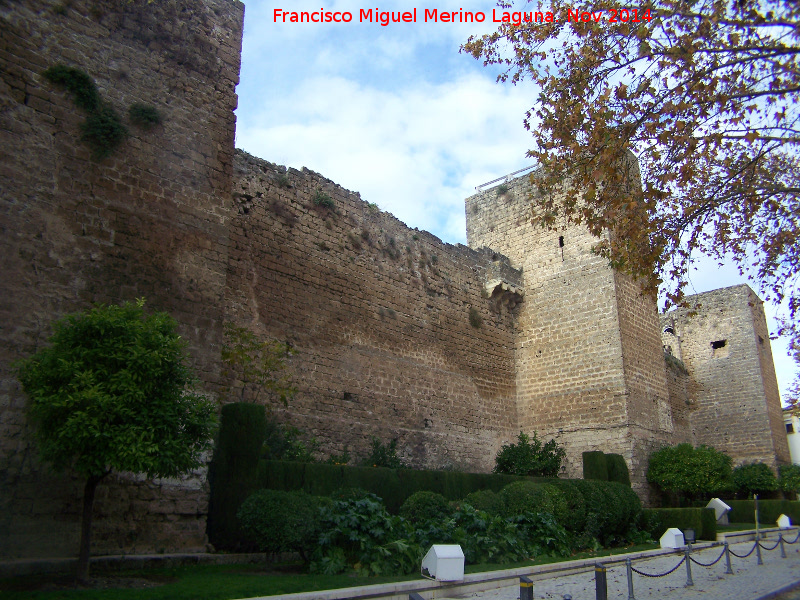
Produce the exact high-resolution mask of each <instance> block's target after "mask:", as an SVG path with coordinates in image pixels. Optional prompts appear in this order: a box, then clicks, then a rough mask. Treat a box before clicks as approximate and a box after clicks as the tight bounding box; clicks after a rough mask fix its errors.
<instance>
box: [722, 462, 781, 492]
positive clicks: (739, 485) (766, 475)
mask: <svg viewBox="0 0 800 600" xmlns="http://www.w3.org/2000/svg"><path fill="white" fill-rule="evenodd" d="M732 479H733V487H734V489H735V490H736V491H737V492H741V493H745V494H747V495H748V496H749V495H751V494H763V493H764V492H774V491H775V490H777V489H778V480H777V479H776V478H775V473H773V472H772V469H770V468H769V467H768V466H767V465H765V464H764V463H751V464H746V465H739V466H738V467H736V468H735V469H734V470H733V477H732Z"/></svg>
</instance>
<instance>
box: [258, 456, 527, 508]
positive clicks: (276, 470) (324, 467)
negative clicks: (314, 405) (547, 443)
mask: <svg viewBox="0 0 800 600" xmlns="http://www.w3.org/2000/svg"><path fill="white" fill-rule="evenodd" d="M525 479H526V478H524V477H517V476H516V475H495V474H492V473H458V472H455V471H417V470H411V469H387V468H384V467H348V466H343V465H328V464H322V463H298V462H291V461H278V460H262V461H260V462H259V464H258V476H257V484H256V487H257V488H270V489H276V490H285V491H291V490H299V489H302V490H304V491H306V492H308V493H309V494H313V495H321V496H327V495H330V494H332V493H333V492H335V491H336V490H338V489H341V488H361V489H364V490H366V491H368V492H372V493H373V494H375V495H376V496H378V497H380V498H381V499H382V500H383V502H384V504H385V505H386V509H387V510H388V511H389V512H390V513H392V514H397V513H398V511H399V510H400V507H401V506H402V505H403V502H405V501H406V499H407V498H408V497H409V496H411V494H413V493H414V492H419V491H428V492H435V493H437V494H441V495H442V496H444V497H445V498H447V499H448V500H462V499H463V498H466V497H467V496H468V495H469V494H470V493H472V492H476V491H479V490H491V491H495V492H497V491H500V490H501V489H502V488H504V487H505V486H506V485H508V484H509V483H513V482H515V481H521V480H525Z"/></svg>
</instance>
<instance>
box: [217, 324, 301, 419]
mask: <svg viewBox="0 0 800 600" xmlns="http://www.w3.org/2000/svg"><path fill="white" fill-rule="evenodd" d="M292 354H294V351H293V350H292V349H291V347H290V346H289V344H287V343H284V342H279V341H277V340H265V339H262V338H260V337H259V336H257V335H256V334H255V333H253V332H252V331H250V330H249V329H247V328H245V327H236V326H235V325H232V324H231V323H226V324H225V342H224V344H223V346H222V351H221V353H220V355H221V358H222V364H223V366H224V370H223V373H222V374H223V376H226V377H230V378H231V379H232V384H231V385H230V386H229V388H228V391H227V394H228V398H229V400H230V401H238V402H245V401H248V402H253V403H255V402H258V401H259V400H260V399H261V395H262V394H267V396H269V398H270V399H271V400H272V399H274V400H277V401H279V402H281V403H282V404H283V405H284V406H287V405H288V403H289V400H290V399H291V398H292V397H294V395H295V394H296V393H297V388H296V387H294V385H293V384H292V380H291V377H290V376H289V375H288V374H287V373H286V359H287V358H289V357H290V356H291V355H292ZM237 388H238V395H239V397H238V398H235V397H234V396H235V395H236V394H237V391H236V390H237Z"/></svg>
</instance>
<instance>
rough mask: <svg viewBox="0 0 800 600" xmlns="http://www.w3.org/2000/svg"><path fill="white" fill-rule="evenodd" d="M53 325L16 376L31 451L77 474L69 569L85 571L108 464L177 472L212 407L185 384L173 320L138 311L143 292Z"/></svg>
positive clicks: (199, 444)
mask: <svg viewBox="0 0 800 600" xmlns="http://www.w3.org/2000/svg"><path fill="white" fill-rule="evenodd" d="M53 328H54V333H53V335H52V336H51V337H50V339H49V343H48V345H47V346H46V347H45V348H43V349H41V350H39V351H38V352H37V353H36V354H35V355H33V356H32V357H30V358H28V359H26V360H24V361H21V362H20V363H19V365H18V376H19V380H20V381H21V383H22V386H23V389H24V390H25V393H26V394H27V395H28V397H29V400H30V402H29V416H30V419H31V422H32V423H33V425H34V426H35V431H36V441H37V444H38V448H39V454H40V456H41V458H42V459H43V460H44V461H46V462H48V463H50V464H51V465H52V466H53V467H54V468H55V469H57V470H63V469H74V470H75V471H77V472H78V473H80V474H81V475H82V476H84V477H85V478H86V484H85V486H84V492H83V512H82V518H81V542H80V551H79V557H78V570H77V577H78V580H85V579H86V577H87V576H88V569H89V542H90V533H91V522H92V506H93V503H94V496H95V490H96V488H97V485H98V484H99V483H100V481H101V480H102V479H103V478H104V477H106V476H107V475H108V474H109V473H111V472H112V471H130V472H133V473H144V474H146V475H147V476H148V477H177V476H179V475H181V474H183V473H186V472H187V471H189V470H191V469H193V468H195V467H197V466H199V465H200V454H201V452H202V451H203V450H205V449H206V448H207V447H208V446H209V445H210V443H211V437H212V434H213V427H214V424H215V414H216V410H215V406H214V404H213V402H210V401H208V400H207V399H206V398H205V397H203V396H202V395H201V394H198V393H197V392H195V391H193V390H192V387H191V386H192V384H193V382H194V376H193V373H192V370H191V369H190V368H189V366H188V365H187V364H186V344H185V342H183V340H181V338H180V336H179V335H178V334H177V333H176V331H175V328H176V323H175V321H174V320H173V319H172V317H170V316H169V315H167V314H166V313H160V312H159V313H154V314H152V315H147V314H145V312H144V301H143V300H139V301H138V302H137V303H135V304H133V303H124V304H122V305H120V306H98V307H95V308H93V309H91V310H89V311H86V312H83V313H79V314H75V315H71V316H67V317H65V318H63V319H61V320H59V321H57V322H56V323H55V324H54V327H53Z"/></svg>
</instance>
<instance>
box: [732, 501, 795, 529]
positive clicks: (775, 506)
mask: <svg viewBox="0 0 800 600" xmlns="http://www.w3.org/2000/svg"><path fill="white" fill-rule="evenodd" d="M725 504H727V505H728V506H730V507H731V511H730V512H729V513H728V520H729V521H730V522H731V523H753V524H754V525H755V522H756V516H755V509H754V506H753V501H752V500H725ZM782 514H784V515H786V516H787V517H789V518H790V519H791V520H792V523H800V502H796V501H793V500H759V501H758V522H759V524H761V525H768V526H771V527H775V525H776V521H777V520H778V517H779V516H781V515H782Z"/></svg>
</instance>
